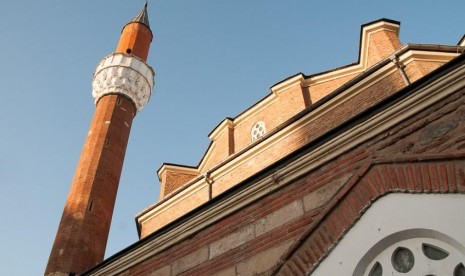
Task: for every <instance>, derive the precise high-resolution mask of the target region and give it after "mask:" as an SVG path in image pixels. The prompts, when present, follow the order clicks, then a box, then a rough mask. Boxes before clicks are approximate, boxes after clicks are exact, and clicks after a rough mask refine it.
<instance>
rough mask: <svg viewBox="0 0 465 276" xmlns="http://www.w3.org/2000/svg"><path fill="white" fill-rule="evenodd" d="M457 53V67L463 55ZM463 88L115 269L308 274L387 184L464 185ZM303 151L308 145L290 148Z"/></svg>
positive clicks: (411, 188) (396, 187)
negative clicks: (272, 189)
mask: <svg viewBox="0 0 465 276" xmlns="http://www.w3.org/2000/svg"><path fill="white" fill-rule="evenodd" d="M454 62H455V63H458V62H459V63H460V64H461V65H460V66H462V67H463V66H464V63H465V59H464V56H461V57H460V58H459V59H458V61H457V60H456V61H454ZM450 66H452V65H449V67H450ZM454 66H457V65H454ZM449 69H450V68H449ZM449 69H447V70H449ZM444 70H446V68H441V70H437V71H436V72H434V73H433V74H431V75H430V76H428V77H427V78H425V79H423V80H422V81H420V82H418V83H416V84H415V85H412V86H410V87H408V88H406V89H403V90H400V91H398V92H396V93H394V94H393V95H392V96H390V97H387V98H386V97H385V99H384V100H381V101H380V102H379V103H378V104H377V105H376V106H374V107H372V108H371V109H370V110H367V111H366V112H364V113H362V114H360V115H358V116H356V117H353V118H351V119H348V120H346V122H345V123H343V124H340V125H339V126H337V127H335V128H334V129H333V130H332V132H327V133H325V134H322V135H321V136H320V137H319V138H317V139H315V141H313V142H312V143H310V144H309V145H307V146H306V147H305V148H304V149H303V151H309V150H311V149H312V148H317V147H319V145H320V143H321V141H324V140H326V139H330V138H331V137H334V136H335V135H337V134H338V133H341V132H344V133H345V132H351V131H353V129H354V128H355V127H356V126H357V125H359V124H363V123H364V122H366V121H369V120H370V119H372V118H373V117H375V116H377V115H378V114H379V113H380V112H384V110H386V109H389V108H390V106H391V105H392V104H395V103H398V102H402V101H404V100H405V98H407V97H409V96H410V95H411V94H412V93H416V90H418V89H422V87H423V86H422V85H424V84H425V83H427V82H428V80H434V79H435V78H436V77H438V76H439V75H441V74H442V75H443V76H444V74H447V72H445V73H444V72H442V71H444ZM462 79H463V76H462ZM464 94H465V86H463V85H462V86H461V88H460V90H456V91H455V92H454V93H451V94H450V95H449V96H447V97H444V98H442V99H441V100H438V101H436V102H435V103H434V104H432V105H429V106H428V107H425V108H424V109H423V110H420V111H418V112H416V113H415V114H414V115H413V116H410V117H408V118H407V119H405V120H402V121H401V122H399V123H397V124H395V125H394V126H393V127H390V128H386V129H385V130H383V131H382V132H380V133H379V134H378V135H376V136H375V137H374V138H372V139H370V140H369V141H368V142H365V143H362V144H360V145H358V146H356V147H354V148H352V149H351V150H350V151H347V152H345V153H342V154H340V155H339V156H337V157H336V158H334V159H332V160H329V161H328V162H326V163H324V164H322V165H321V166H319V167H317V168H315V169H313V170H311V171H310V172H309V173H307V174H306V175H304V176H302V177H300V178H299V179H296V180H294V181H292V182H291V183H289V184H287V185H285V186H284V187H282V188H281V189H277V190H275V191H274V192H272V193H270V194H268V195H267V196H265V197H263V198H260V199H259V200H257V201H255V202H253V203H251V204H248V205H247V206H245V207H244V208H242V209H240V210H238V211H237V212H235V213H233V214H231V215H229V216H226V217H224V218H223V219H221V220H219V221H216V222H214V223H212V224H209V225H208V226H207V227H205V228H204V229H202V230H200V231H197V232H195V233H193V234H192V235H191V236H189V237H188V238H184V239H182V240H179V242H177V243H175V244H173V245H172V246H170V247H169V248H166V249H164V250H162V251H161V252H159V253H157V254H154V255H152V254H149V253H148V254H147V255H146V258H143V259H140V261H138V262H136V263H134V264H132V265H129V266H128V267H127V268H126V269H124V270H122V271H120V272H118V273H115V275H255V274H257V275H307V274H308V273H311V272H312V271H313V269H314V268H315V267H317V266H318V264H319V263H320V262H321V261H322V260H323V259H324V258H325V256H327V255H328V254H329V253H330V252H331V250H332V248H334V246H337V243H338V241H340V240H341V239H343V237H344V234H345V233H346V232H347V231H348V230H349V229H350V228H351V227H352V226H353V225H354V224H355V223H356V222H357V221H358V220H359V219H360V217H361V216H362V215H363V213H364V212H365V211H366V210H367V209H368V208H370V206H371V204H373V203H374V202H375V201H376V200H377V199H379V198H381V197H383V196H385V195H388V194H391V193H412V194H414V193H415V194H416V193H437V194H445V193H462V194H465V166H464V165H465V138H464V136H463V133H465V119H464V115H465V97H464ZM391 119H395V118H391ZM302 154H305V152H304V153H297V152H296V153H295V155H302ZM293 160H294V157H293V156H289V158H288V159H287V160H283V161H281V162H278V163H276V164H275V165H274V167H271V168H268V173H267V172H264V175H262V176H259V177H257V178H253V179H250V180H246V181H244V182H243V183H242V184H240V185H239V186H237V187H236V188H235V189H234V190H233V191H229V192H226V195H224V197H223V198H220V199H218V200H217V201H222V200H227V198H234V197H235V196H236V195H237V194H240V193H241V191H242V190H243V189H246V188H247V187H249V186H253V185H256V183H257V182H258V181H259V180H260V178H261V177H267V176H268V177H269V176H270V174H271V175H272V174H273V171H279V168H280V167H281V166H283V163H289V162H291V163H292V162H294V161H293ZM278 178H279V177H278ZM277 181H279V179H278V180H277ZM214 204H216V203H215V202H211V203H209V204H206V205H205V206H203V207H201V208H199V210H197V211H195V212H194V213H197V214H198V213H202V212H203V211H205V210H207V209H209V208H212V207H213V206H214ZM192 216H193V214H190V215H187V216H185V217H183V218H181V219H180V220H178V221H175V222H173V223H172V224H171V225H168V226H167V227H165V228H164V229H161V230H160V231H157V232H155V233H153V234H152V235H150V236H149V237H147V238H146V239H144V240H142V241H141V242H140V243H138V244H136V245H134V247H132V248H130V249H129V250H128V251H126V252H122V253H121V254H118V255H115V256H114V257H112V258H110V259H109V260H107V261H106V262H104V263H103V264H101V265H99V266H97V267H96V268H94V269H93V270H91V271H89V272H88V274H85V275H102V274H98V273H99V271H100V270H102V271H104V269H105V267H107V266H111V265H112V264H113V263H114V262H115V261H118V260H119V259H120V258H124V257H125V256H126V255H127V254H130V253H131V251H133V250H136V249H137V248H139V247H143V246H144V245H146V244H148V243H150V242H151V241H152V240H154V239H157V237H158V236H159V235H161V234H163V233H164V232H169V231H174V230H175V229H176V227H178V226H179V225H180V224H182V223H183V222H185V221H188V220H190V219H191V218H192Z"/></svg>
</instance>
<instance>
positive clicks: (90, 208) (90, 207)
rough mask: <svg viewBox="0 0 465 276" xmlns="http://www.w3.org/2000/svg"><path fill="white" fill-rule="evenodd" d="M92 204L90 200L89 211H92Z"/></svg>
mask: <svg viewBox="0 0 465 276" xmlns="http://www.w3.org/2000/svg"><path fill="white" fill-rule="evenodd" d="M92 206H94V202H93V201H91V202H90V203H89V212H90V211H92Z"/></svg>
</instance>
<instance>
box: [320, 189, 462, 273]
mask: <svg viewBox="0 0 465 276" xmlns="http://www.w3.org/2000/svg"><path fill="white" fill-rule="evenodd" d="M462 210H465V195H463V194H390V195H387V196H385V197H383V198H381V199H379V200H378V201H376V202H375V203H374V204H373V206H371V207H370V208H369V209H368V211H367V212H366V213H365V214H364V215H363V216H362V217H361V219H360V220H359V221H358V222H357V223H356V224H355V225H354V226H353V227H352V228H351V229H350V230H349V231H348V232H347V233H346V235H345V236H344V237H343V238H342V240H341V241H340V242H339V244H337V245H336V246H335V248H334V249H333V251H332V252H331V253H330V254H329V255H328V256H327V257H326V258H325V259H323V261H322V263H321V264H320V265H319V266H318V267H317V268H316V269H315V270H314V271H313V273H311V275H317V276H328V275H353V276H362V275H363V276H365V275H406V276H409V275H454V274H453V273H454V269H456V268H457V266H458V265H460V263H462V264H464V262H465V235H464V233H465V217H464V216H463V214H462ZM423 244H426V245H432V246H433V247H436V248H439V249H441V250H443V251H446V252H447V253H448V256H447V257H445V258H444V259H442V260H431V259H429V258H428V257H427V256H425V255H426V254H425V253H424V252H423V250H422V246H423ZM400 247H403V248H407V249H408V250H410V251H411V252H412V253H413V256H414V259H415V262H414V264H413V267H412V268H411V269H410V270H409V271H408V272H404V273H401V272H399V271H396V269H395V268H394V265H393V263H394V261H393V254H394V252H395V250H396V249H398V248H400ZM376 262H379V263H380V264H381V265H382V269H383V273H382V274H370V270H371V269H372V268H373V266H374V265H375V264H376Z"/></svg>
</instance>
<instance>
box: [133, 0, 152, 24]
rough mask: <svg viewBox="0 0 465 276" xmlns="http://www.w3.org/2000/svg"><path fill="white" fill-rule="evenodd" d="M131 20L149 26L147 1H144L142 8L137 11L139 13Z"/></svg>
mask: <svg viewBox="0 0 465 276" xmlns="http://www.w3.org/2000/svg"><path fill="white" fill-rule="evenodd" d="M131 22H139V23H142V24H144V25H146V26H147V27H149V28H150V24H149V16H148V12H147V1H145V5H144V8H143V9H142V10H141V11H140V12H139V14H137V15H136V17H134V18H133V19H132V20H131Z"/></svg>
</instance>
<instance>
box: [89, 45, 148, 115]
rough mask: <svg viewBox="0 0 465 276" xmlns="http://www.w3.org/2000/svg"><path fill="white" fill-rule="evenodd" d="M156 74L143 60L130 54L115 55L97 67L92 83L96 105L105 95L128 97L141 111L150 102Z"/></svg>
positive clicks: (103, 60) (109, 56)
mask: <svg viewBox="0 0 465 276" xmlns="http://www.w3.org/2000/svg"><path fill="white" fill-rule="evenodd" d="M154 76H155V72H154V71H153V69H152V68H151V67H150V66H148V65H147V64H146V63H145V62H144V61H143V60H141V59H139V58H137V57H135V56H133V55H128V54H122V53H113V54H111V55H108V56H106V57H104V58H103V59H102V60H101V61H100V62H99V63H98V65H97V69H96V70H95V74H94V79H93V81H92V96H93V97H94V99H95V103H96V104H97V102H98V101H99V100H100V98H102V97H103V96H105V95H109V94H119V95H124V96H126V97H128V98H129V99H130V100H131V101H132V102H133V103H134V105H135V106H136V109H137V111H141V110H142V108H143V107H144V105H145V104H146V103H147V102H148V101H149V99H150V95H151V94H152V89H153V85H154Z"/></svg>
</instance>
